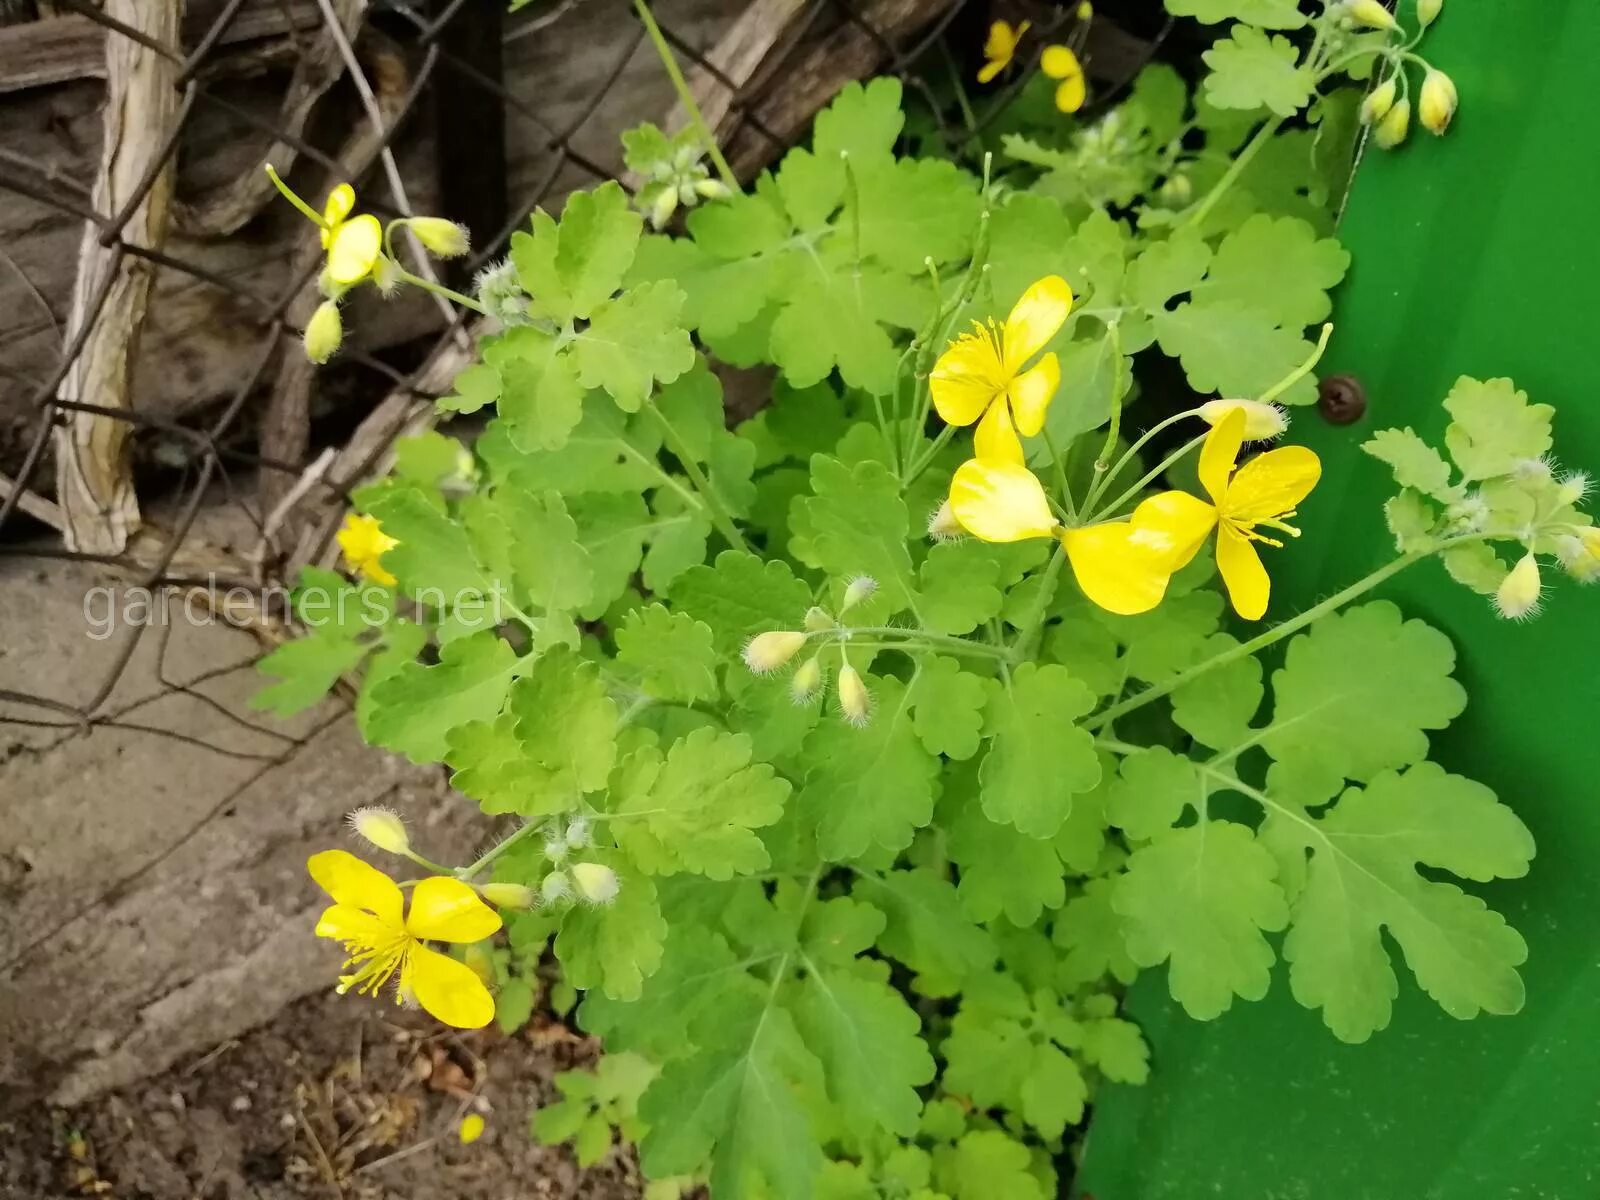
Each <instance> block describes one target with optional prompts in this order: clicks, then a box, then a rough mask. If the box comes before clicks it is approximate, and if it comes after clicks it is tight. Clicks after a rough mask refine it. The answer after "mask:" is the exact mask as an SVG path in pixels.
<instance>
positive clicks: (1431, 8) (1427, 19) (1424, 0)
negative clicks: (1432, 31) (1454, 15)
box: [1417, 0, 1444, 29]
mask: <svg viewBox="0 0 1600 1200" xmlns="http://www.w3.org/2000/svg"><path fill="white" fill-rule="evenodd" d="M1443 7H1444V0H1417V20H1418V22H1420V23H1421V25H1422V27H1423V28H1424V29H1426V28H1427V27H1428V26H1429V25H1432V24H1433V23H1434V22H1435V21H1437V20H1438V19H1439V10H1440V9H1441V8H1443Z"/></svg>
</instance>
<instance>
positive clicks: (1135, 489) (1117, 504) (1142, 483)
mask: <svg viewBox="0 0 1600 1200" xmlns="http://www.w3.org/2000/svg"><path fill="white" fill-rule="evenodd" d="M1206 437H1207V435H1206V434H1204V433H1202V434H1200V435H1199V436H1198V437H1194V438H1191V439H1190V440H1189V441H1187V442H1185V443H1184V444H1183V445H1182V446H1180V447H1179V448H1178V449H1176V450H1174V451H1173V452H1172V453H1171V454H1169V455H1167V457H1166V458H1164V459H1162V460H1161V461H1160V463H1158V464H1157V465H1156V466H1155V467H1154V468H1152V469H1151V470H1150V471H1148V472H1146V473H1145V475H1144V476H1143V477H1142V478H1141V479H1140V480H1139V482H1138V483H1136V484H1134V485H1133V486H1132V487H1130V488H1129V489H1128V490H1127V491H1125V492H1123V493H1122V495H1120V496H1118V497H1117V498H1116V499H1115V500H1113V501H1111V503H1109V504H1106V505H1104V506H1103V507H1101V509H1100V511H1099V512H1098V513H1096V514H1095V515H1094V518H1092V520H1098V519H1099V518H1100V517H1103V516H1105V515H1106V514H1108V513H1114V512H1116V511H1117V509H1119V508H1121V507H1122V506H1123V505H1124V504H1126V503H1127V502H1128V501H1129V500H1131V499H1132V498H1133V497H1134V496H1137V495H1138V494H1139V493H1140V492H1142V491H1144V489H1145V488H1146V487H1147V486H1148V485H1149V483H1150V482H1151V480H1154V479H1158V478H1160V477H1161V476H1162V475H1163V474H1165V473H1166V470H1167V468H1168V467H1170V466H1172V464H1173V463H1175V462H1177V461H1178V460H1179V459H1180V458H1182V457H1183V456H1184V455H1186V454H1188V453H1189V452H1190V451H1191V450H1193V449H1194V448H1195V447H1196V446H1199V445H1200V444H1201V443H1202V442H1204V441H1205V440H1206Z"/></svg>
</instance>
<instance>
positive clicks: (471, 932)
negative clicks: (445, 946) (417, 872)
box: [406, 875, 500, 942]
mask: <svg viewBox="0 0 1600 1200" xmlns="http://www.w3.org/2000/svg"><path fill="white" fill-rule="evenodd" d="M499 928H500V914H499V913H497V912H495V911H494V909H492V908H490V907H489V906H488V905H487V904H485V903H484V902H483V901H482V900H481V899H480V898H479V897H478V893H477V892H475V891H473V890H472V888H470V887H468V886H467V885H466V884H464V883H462V882H461V880H459V879H451V878H450V877H449V876H446V875H434V876H432V877H430V878H428V879H424V880H423V881H422V882H420V883H419V884H417V886H416V887H415V888H413V889H412V890H411V912H410V913H409V914H407V916H406V929H407V930H408V931H409V932H410V933H411V935H412V936H413V937H419V938H430V939H432V940H433V941H436V942H476V941H478V940H479V939H480V938H486V937H488V936H489V935H490V934H491V933H493V932H495V930H497V929H499Z"/></svg>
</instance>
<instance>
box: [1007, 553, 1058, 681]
mask: <svg viewBox="0 0 1600 1200" xmlns="http://www.w3.org/2000/svg"><path fill="white" fill-rule="evenodd" d="M1066 557H1067V553H1066V547H1065V546H1063V545H1062V544H1061V543H1060V542H1057V543H1056V548H1055V552H1054V553H1053V554H1051V555H1050V565H1049V566H1047V567H1045V569H1044V574H1043V575H1042V576H1041V577H1040V581H1039V602H1038V603H1037V604H1035V605H1034V606H1033V615H1032V616H1031V617H1029V618H1028V623H1027V625H1026V626H1024V627H1022V628H1021V629H1018V630H1017V636H1016V640H1014V641H1013V642H1012V643H1011V645H1010V646H1008V647H1006V651H1005V658H1006V661H1007V662H1015V661H1017V659H1018V658H1019V657H1020V656H1021V655H1022V654H1023V653H1025V652H1026V651H1027V650H1028V647H1029V643H1030V642H1031V641H1032V640H1033V637H1034V635H1035V634H1036V633H1038V632H1039V626H1041V625H1042V624H1044V614H1045V612H1046V610H1047V609H1048V608H1049V607H1050V597H1051V596H1052V595H1054V593H1055V584H1056V576H1057V575H1059V574H1060V573H1061V564H1062V563H1063V562H1065V561H1066Z"/></svg>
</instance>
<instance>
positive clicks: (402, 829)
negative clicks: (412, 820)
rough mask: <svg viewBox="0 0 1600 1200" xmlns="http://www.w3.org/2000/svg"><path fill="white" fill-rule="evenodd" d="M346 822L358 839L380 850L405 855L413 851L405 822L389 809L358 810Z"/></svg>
mask: <svg viewBox="0 0 1600 1200" xmlns="http://www.w3.org/2000/svg"><path fill="white" fill-rule="evenodd" d="M345 820H346V821H348V822H349V824H350V828H351V829H353V830H354V831H355V834H356V836H357V837H359V838H361V839H363V840H364V841H366V842H368V843H369V844H370V845H373V846H376V847H377V848H378V849H379V850H387V851H388V852H389V853H390V854H405V853H407V852H409V851H410V849H411V837H410V835H409V834H407V833H406V826H405V822H404V821H402V820H401V819H400V818H399V817H398V816H397V815H396V814H395V813H394V812H392V811H391V810H389V809H387V808H358V809H356V810H355V812H353V813H351V814H350V815H349V816H348V817H346V818H345Z"/></svg>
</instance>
